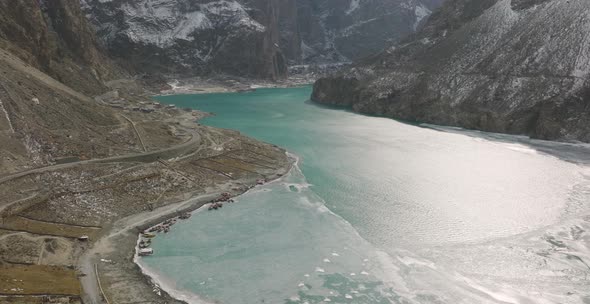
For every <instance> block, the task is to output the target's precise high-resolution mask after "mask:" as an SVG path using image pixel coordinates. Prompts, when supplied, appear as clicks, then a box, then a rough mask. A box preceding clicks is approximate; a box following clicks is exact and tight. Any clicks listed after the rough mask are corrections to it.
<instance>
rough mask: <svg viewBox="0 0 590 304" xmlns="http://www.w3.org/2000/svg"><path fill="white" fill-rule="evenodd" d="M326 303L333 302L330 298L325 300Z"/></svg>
mask: <svg viewBox="0 0 590 304" xmlns="http://www.w3.org/2000/svg"><path fill="white" fill-rule="evenodd" d="M324 302H332V300H330V299H329V298H325V299H324Z"/></svg>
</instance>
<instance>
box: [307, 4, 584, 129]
mask: <svg viewBox="0 0 590 304" xmlns="http://www.w3.org/2000/svg"><path fill="white" fill-rule="evenodd" d="M466 8H469V10H466ZM588 9H590V3H588V2H584V1H579V0H571V1H567V2H565V1H551V0H549V1H546V0H536V1H533V0H530V1H510V0H488V1H483V2H477V1H473V0H450V1H448V2H446V3H445V4H444V5H443V7H441V9H440V10H439V11H437V12H436V13H435V14H433V15H432V16H431V18H430V19H429V20H428V22H427V24H425V26H424V28H423V29H422V30H421V31H419V32H418V33H417V34H416V35H413V36H412V37H411V38H409V39H408V40H407V41H405V43H403V44H402V45H400V46H398V47H395V46H394V47H390V48H388V49H387V50H385V51H383V52H382V53H380V54H378V55H375V56H372V57H370V58H367V59H365V60H362V61H360V62H359V63H357V64H356V65H355V66H354V67H352V68H351V69H349V70H346V71H344V72H342V73H340V74H339V75H336V76H334V77H329V78H325V79H320V80H318V81H317V82H316V84H315V85H314V92H313V96H312V99H313V100H314V101H317V102H320V103H325V104H337V105H343V106H348V107H351V108H352V109H353V110H355V111H357V112H361V113H367V114H376V115H383V116H388V117H392V118H398V119H403V120H409V121H418V122H426V123H434V124H441V125H451V126H460V127H465V128H469V129H479V130H483V131H491V132H500V133H512V134H524V135H529V136H532V137H535V138H540V139H550V140H580V141H590V135H589V134H590V127H589V126H590V118H589V117H590V115H588V114H589V113H590V105H589V103H590V99H589V98H588V97H589V94H588V91H589V90H590V89H589V86H590V83H589V78H590V77H589V75H590V57H589V56H588V55H587V54H589V52H590V44H589V42H588V39H587V34H586V33H587V32H588V30H590V19H589V18H588V16H587V14H585V12H587V11H588ZM340 97H342V98H344V99H341V100H338V98H340Z"/></svg>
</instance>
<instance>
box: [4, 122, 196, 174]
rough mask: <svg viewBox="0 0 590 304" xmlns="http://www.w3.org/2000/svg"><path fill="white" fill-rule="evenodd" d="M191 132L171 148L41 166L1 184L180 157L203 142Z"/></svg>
mask: <svg viewBox="0 0 590 304" xmlns="http://www.w3.org/2000/svg"><path fill="white" fill-rule="evenodd" d="M187 131H188V132H189V133H190V134H191V139H189V140H188V141H186V142H184V143H182V144H179V145H177V146H173V147H170V148H165V149H160V150H156V151H150V152H144V153H136V154H127V155H120V156H113V157H108V158H101V159H90V160H81V161H77V162H71V163H66V164H59V165H52V166H46V167H40V168H35V169H30V170H26V171H21V172H19V173H15V174H11V175H7V176H4V177H0V184H3V183H5V182H8V181H11V180H14V179H17V178H21V177H24V176H27V175H31V174H36V173H43V172H48V171H55V170H61V169H66V168H71V167H76V166H81V165H88V164H101V163H117V162H142V163H151V162H155V161H158V160H160V159H170V158H174V157H179V156H182V155H184V154H187V153H188V152H192V151H194V150H196V149H198V147H199V146H200V144H201V135H200V134H199V132H197V130H193V129H188V130H187Z"/></svg>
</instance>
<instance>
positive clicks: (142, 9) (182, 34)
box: [82, 0, 443, 79]
mask: <svg viewBox="0 0 590 304" xmlns="http://www.w3.org/2000/svg"><path fill="white" fill-rule="evenodd" d="M442 1H443V0H393V1H392V0H273V1H269V0H231V1H230V0H180V1H173V0H156V1H154V0H140V1H129V0H122V1H113V0H110V1H105V0H83V1H82V3H83V8H84V11H85V12H86V13H87V15H88V18H89V19H90V20H91V22H92V24H93V25H94V26H95V27H96V29H97V32H98V36H99V37H100V38H101V40H102V41H103V42H104V44H105V45H106V47H107V48H108V49H109V50H110V52H111V53H112V54H113V55H114V56H115V57H117V58H119V59H121V60H120V61H121V63H123V64H126V66H127V67H128V68H130V69H134V70H136V71H138V72H158V73H161V72H167V73H179V74H185V75H191V76H194V75H203V74H208V73H225V74H230V75H238V76H246V77H254V78H269V79H278V78H284V77H285V76H286V73H287V65H296V64H307V63H334V62H342V61H349V60H351V59H356V58H360V57H363V56H366V55H369V54H372V53H373V52H377V51H379V50H381V49H383V48H384V47H385V46H387V45H390V44H392V43H395V42H397V41H399V40H400V39H401V38H402V37H405V36H406V35H408V34H410V33H413V32H414V31H415V29H416V28H417V27H418V26H419V24H420V23H421V21H422V20H424V19H425V17H427V16H428V15H429V14H430V12H431V11H432V10H433V9H434V8H436V7H437V6H438V5H439V4H440V3H441V2H442Z"/></svg>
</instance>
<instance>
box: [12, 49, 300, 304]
mask: <svg viewBox="0 0 590 304" xmlns="http://www.w3.org/2000/svg"><path fill="white" fill-rule="evenodd" d="M105 85H106V86H107V87H108V89H107V91H106V93H104V92H103V93H101V94H99V95H96V96H94V97H89V96H88V95H85V94H84V93H80V91H78V90H76V89H73V88H71V87H69V86H67V85H65V84H64V83H62V82H60V81H57V80H55V78H53V77H52V76H50V75H48V74H47V73H46V72H43V71H41V70H39V69H38V68H36V67H34V66H33V65H30V64H29V63H27V62H25V61H23V60H22V59H21V58H19V57H18V56H15V55H14V54H13V53H12V52H9V51H4V50H2V49H1V48H0V102H1V104H0V144H1V146H0V286H1V287H0V303H2V304H4V303H81V302H83V303H122V304H124V303H176V302H177V301H176V300H173V299H171V298H170V297H168V296H167V295H166V293H164V292H162V291H160V290H159V289H158V288H154V286H153V285H152V284H151V283H150V282H149V279H148V278H146V277H145V276H144V275H143V274H142V273H141V270H140V269H139V267H138V266H137V265H135V264H134V263H133V257H134V255H135V246H136V242H137V236H138V233H139V231H141V230H142V229H144V228H145V227H147V226H149V225H153V224H155V223H158V222H161V221H164V220H166V219H168V218H171V217H176V216H178V215H179V214H180V213H182V212H186V211H191V210H194V209H195V208H198V207H200V206H202V205H204V204H206V203H208V202H209V201H211V200H214V199H217V198H219V197H220V196H221V194H222V193H226V192H227V193H230V194H231V195H238V194H240V193H242V192H244V191H246V190H247V189H249V188H250V187H252V186H254V185H255V184H256V183H257V181H258V180H261V179H263V180H271V179H275V178H277V177H279V176H281V175H282V174H285V173H286V172H287V171H288V169H289V168H290V164H291V160H290V159H289V158H288V157H287V155H286V153H285V151H284V150H283V149H280V148H277V147H275V146H273V145H269V144H265V143H261V142H258V141H255V140H253V139H250V138H247V137H245V136H243V135H241V134H240V133H238V132H235V131H231V130H223V129H216V128H210V127H206V126H202V125H199V124H198V123H196V122H195V121H196V120H197V119H199V118H201V117H204V116H205V115H206V114H205V113H201V112H198V111H193V110H184V109H177V108H175V107H173V106H166V105H162V104H159V103H157V102H155V101H154V100H153V99H151V98H149V93H146V91H145V89H144V88H143V85H142V84H141V83H139V82H138V81H136V80H135V79H119V80H113V81H110V82H105ZM81 237H88V240H86V239H85V238H81ZM99 282H100V283H99ZM103 294H104V296H103ZM107 301H108V302H107Z"/></svg>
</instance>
